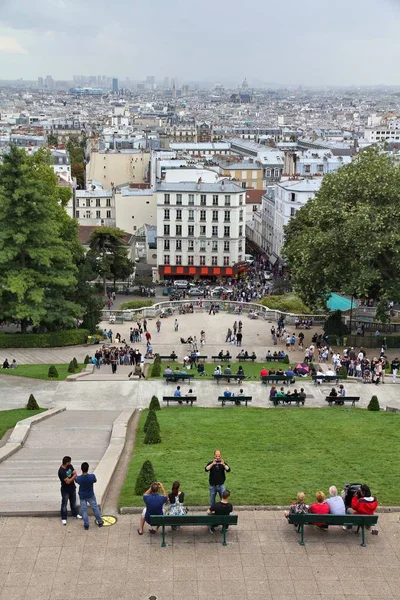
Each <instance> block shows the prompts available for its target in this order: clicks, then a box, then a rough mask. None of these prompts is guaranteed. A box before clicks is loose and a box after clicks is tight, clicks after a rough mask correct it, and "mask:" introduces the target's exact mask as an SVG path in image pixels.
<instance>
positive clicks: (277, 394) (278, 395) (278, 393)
mask: <svg viewBox="0 0 400 600" xmlns="http://www.w3.org/2000/svg"><path fill="white" fill-rule="evenodd" d="M283 396H286V394H285V388H284V387H281V388H280V390H279V391H278V392H276V397H277V398H282V397H283Z"/></svg>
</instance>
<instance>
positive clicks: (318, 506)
mask: <svg viewBox="0 0 400 600" xmlns="http://www.w3.org/2000/svg"><path fill="white" fill-rule="evenodd" d="M315 498H316V500H317V501H316V502H314V504H311V506H310V513H313V514H317V515H329V510H330V509H329V504H327V503H326V502H325V494H324V492H317V493H316V494H315ZM315 525H316V526H317V527H319V528H320V529H328V525H324V523H315Z"/></svg>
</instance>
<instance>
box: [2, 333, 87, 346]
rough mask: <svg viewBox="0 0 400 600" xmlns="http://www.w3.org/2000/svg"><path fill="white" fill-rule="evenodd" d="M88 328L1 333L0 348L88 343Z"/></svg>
mask: <svg viewBox="0 0 400 600" xmlns="http://www.w3.org/2000/svg"><path fill="white" fill-rule="evenodd" d="M88 335H90V334H89V330H88V329H66V330H65V331H51V332H50V333H6V334H4V335H0V348H57V347H61V346H78V345H80V344H86V339H87V337H88Z"/></svg>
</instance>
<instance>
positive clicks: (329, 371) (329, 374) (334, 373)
mask: <svg viewBox="0 0 400 600" xmlns="http://www.w3.org/2000/svg"><path fill="white" fill-rule="evenodd" d="M325 375H327V376H328V377H337V373H336V372H335V371H333V370H332V369H328V370H327V371H326V372H325Z"/></svg>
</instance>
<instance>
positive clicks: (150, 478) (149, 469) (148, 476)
mask: <svg viewBox="0 0 400 600" xmlns="http://www.w3.org/2000/svg"><path fill="white" fill-rule="evenodd" d="M155 480H156V475H155V473H154V469H153V465H152V464H151V462H150V461H149V460H146V461H145V462H144V463H143V465H142V468H141V469H140V471H139V474H138V476H137V478H136V484H135V494H136V495H137V496H142V495H143V494H144V493H145V491H146V490H148V489H149V487H150V486H151V484H152V483H154V481H155Z"/></svg>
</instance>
